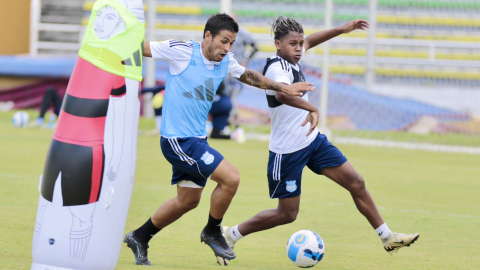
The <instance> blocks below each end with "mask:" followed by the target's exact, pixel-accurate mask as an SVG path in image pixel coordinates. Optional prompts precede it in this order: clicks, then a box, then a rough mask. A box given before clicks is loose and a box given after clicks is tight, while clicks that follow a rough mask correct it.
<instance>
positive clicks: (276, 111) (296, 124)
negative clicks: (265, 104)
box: [265, 51, 318, 154]
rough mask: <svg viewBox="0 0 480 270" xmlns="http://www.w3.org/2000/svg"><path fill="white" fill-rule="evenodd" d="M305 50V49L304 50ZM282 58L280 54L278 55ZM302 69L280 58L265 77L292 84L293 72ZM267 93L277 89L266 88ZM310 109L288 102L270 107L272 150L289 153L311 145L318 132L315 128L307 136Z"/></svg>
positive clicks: (270, 67)
mask: <svg viewBox="0 0 480 270" xmlns="http://www.w3.org/2000/svg"><path fill="white" fill-rule="evenodd" d="M304 52H305V51H304ZM276 57H278V58H280V57H279V56H276ZM292 69H295V70H296V71H299V70H300V66H299V65H292V64H290V63H289V62H287V61H286V60H284V59H282V58H280V61H278V62H275V63H273V64H271V65H270V66H269V67H268V69H267V72H266V73H265V77H267V78H270V79H272V80H274V81H276V82H279V83H285V84H289V85H290V84H292V83H293V72H292ZM266 93H267V95H272V96H274V95H275V93H276V92H275V91H272V90H266ZM302 98H303V99H304V100H306V101H308V93H307V94H305V95H303V97H302ZM308 113H309V112H308V111H305V110H302V109H298V108H294V107H291V106H288V105H286V104H283V105H280V106H278V107H276V108H270V118H271V119H272V133H271V135H270V146H269V149H270V151H272V152H274V153H277V154H289V153H293V152H295V151H298V150H300V149H303V148H305V147H307V146H308V145H310V143H312V142H313V140H315V138H316V137H317V134H318V129H317V128H315V130H314V131H312V133H310V135H308V137H307V136H306V135H307V133H308V130H309V129H310V123H307V124H306V125H305V126H304V127H302V124H303V122H304V121H305V119H306V118H307V115H308Z"/></svg>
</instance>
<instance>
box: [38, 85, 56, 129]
mask: <svg viewBox="0 0 480 270" xmlns="http://www.w3.org/2000/svg"><path fill="white" fill-rule="evenodd" d="M58 101H60V106H59V108H60V107H61V102H62V101H61V98H60V96H59V95H58V93H57V91H56V90H55V88H52V87H51V88H48V89H47V91H46V92H45V95H44V96H43V100H42V104H41V105H40V114H39V116H38V118H37V124H38V125H42V124H43V122H44V117H45V113H46V112H47V110H48V108H50V106H51V105H52V103H53V104H54V106H55V112H56V111H57V103H58Z"/></svg>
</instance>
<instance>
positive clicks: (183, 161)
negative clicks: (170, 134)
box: [160, 137, 223, 187]
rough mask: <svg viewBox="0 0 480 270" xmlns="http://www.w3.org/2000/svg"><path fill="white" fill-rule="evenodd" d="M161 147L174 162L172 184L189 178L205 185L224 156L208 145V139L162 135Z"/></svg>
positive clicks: (167, 157)
mask: <svg viewBox="0 0 480 270" xmlns="http://www.w3.org/2000/svg"><path fill="white" fill-rule="evenodd" d="M160 147H161V148H162V152H163V155H164V156H165V158H166V159H167V160H168V162H170V164H172V170H173V175H172V185H175V184H177V183H178V182H180V181H182V180H187V181H192V182H194V183H195V184H197V185H199V186H201V187H205V185H206V184H207V179H208V178H209V177H210V175H212V173H213V171H215V169H216V168H217V166H218V164H220V162H222V160H223V156H222V155H221V154H220V153H219V152H218V151H217V150H215V149H213V148H211V147H210V146H209V145H208V142H207V139H199V138H195V137H192V138H164V137H161V139H160Z"/></svg>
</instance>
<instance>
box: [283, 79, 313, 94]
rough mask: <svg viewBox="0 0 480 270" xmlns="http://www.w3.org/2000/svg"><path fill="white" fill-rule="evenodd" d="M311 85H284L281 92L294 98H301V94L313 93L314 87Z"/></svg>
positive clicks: (301, 83)
mask: <svg viewBox="0 0 480 270" xmlns="http://www.w3.org/2000/svg"><path fill="white" fill-rule="evenodd" d="M312 85H313V83H309V82H299V83H294V84H290V85H285V86H284V87H282V92H283V93H285V94H287V95H289V96H294V97H301V96H303V92H308V91H313V90H315V87H313V86H312Z"/></svg>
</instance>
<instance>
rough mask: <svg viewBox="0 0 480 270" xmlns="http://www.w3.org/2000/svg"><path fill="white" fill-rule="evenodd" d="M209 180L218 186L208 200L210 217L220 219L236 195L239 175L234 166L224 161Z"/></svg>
mask: <svg viewBox="0 0 480 270" xmlns="http://www.w3.org/2000/svg"><path fill="white" fill-rule="evenodd" d="M210 178H211V180H213V181H215V182H217V184H218V185H217V187H216V188H215V190H214V191H213V192H212V196H211V198H210V215H211V216H212V217H214V218H216V219H221V218H223V216H224V215H225V213H226V212H227V209H228V207H229V206H230V203H231V202H232V199H233V196H235V194H236V193H237V189H238V186H239V184H240V174H239V172H238V170H237V168H235V166H233V165H232V164H231V163H230V162H228V161H227V160H226V159H224V160H222V162H221V163H220V164H219V165H218V167H217V168H216V169H215V171H214V172H213V173H212V175H211V177H210Z"/></svg>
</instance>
